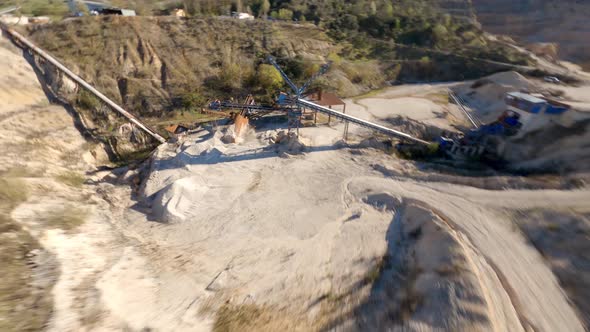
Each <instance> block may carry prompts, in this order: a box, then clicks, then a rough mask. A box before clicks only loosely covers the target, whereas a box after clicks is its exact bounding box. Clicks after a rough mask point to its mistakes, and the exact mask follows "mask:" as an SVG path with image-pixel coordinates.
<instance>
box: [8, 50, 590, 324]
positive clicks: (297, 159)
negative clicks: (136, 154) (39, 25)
mask: <svg viewBox="0 0 590 332" xmlns="http://www.w3.org/2000/svg"><path fill="white" fill-rule="evenodd" d="M0 51H1V52H2V57H1V59H2V61H0V65H1V66H2V68H0V70H1V71H2V72H8V73H11V74H10V75H12V76H6V77H9V78H8V80H4V79H3V80H0V81H1V82H2V83H0V89H2V90H3V91H9V92H3V93H4V94H2V95H0V96H1V97H2V100H10V101H15V102H13V103H11V104H9V106H7V107H5V106H4V105H5V104H4V103H3V104H2V105H3V106H2V109H1V110H0V111H1V112H2V113H0V114H2V115H0V116H1V117H0V137H1V138H2V140H1V142H0V143H1V144H2V149H3V151H6V153H5V154H3V155H2V159H1V164H0V167H1V168H0V169H1V170H2V171H3V173H2V181H5V182H6V183H11V184H13V186H12V187H13V188H26V194H25V193H23V192H21V191H20V190H16V189H15V190H12V191H1V192H0V194H2V196H1V197H2V198H3V200H4V199H5V198H6V197H12V198H18V199H17V200H14V201H13V202H12V203H11V204H10V205H7V204H6V206H5V205H2V209H3V210H2V211H4V213H3V214H2V216H3V219H2V223H3V226H4V225H14V226H11V227H3V228H2V237H3V239H13V240H14V239H18V241H20V242H14V243H17V244H22V245H21V246H20V247H19V248H21V249H19V250H16V251H11V257H16V258H17V259H14V260H12V261H11V265H10V267H8V266H9V265H5V266H7V268H6V271H9V270H8V268H10V271H12V272H10V274H9V273H5V275H9V276H10V277H11V278H12V276H15V277H14V278H13V279H9V278H3V280H2V281H1V282H2V284H1V285H2V293H0V295H1V296H2V297H1V298H0V305H1V306H0V309H1V311H0V314H1V315H2V320H0V324H5V325H4V326H2V327H3V328H2V329H3V330H23V329H27V328H28V329H33V330H39V329H47V330H54V331H78V330H100V331H103V330H131V331H142V330H156V331H207V330H217V331H221V330H224V331H225V330H240V331H244V330H251V331H254V330H256V331H261V330H267V331H270V330H272V331H276V330H305V331H309V330H325V329H340V330H367V329H370V330H420V331H429V330H452V331H455V330H465V331H467V330H468V331H472V330H481V331H483V330H485V331H488V330H498V331H508V330H509V331H518V330H522V331H524V330H526V331H530V330H537V331H557V330H560V331H583V330H584V327H587V326H588V325H586V324H587V322H588V318H587V317H588V314H589V312H588V309H587V308H588V305H587V302H586V301H587V300H586V299H585V297H583V296H577V295H576V294H577V293H578V294H583V293H579V292H578V290H582V289H583V287H585V283H584V282H576V280H575V279H574V278H573V277H572V273H571V272H570V271H571V269H573V270H576V269H578V270H579V271H584V273H587V271H586V270H587V269H585V268H584V269H582V268H580V267H579V266H580V264H585V263H584V262H585V260H584V257H585V255H584V253H583V250H585V249H584V248H585V247H584V246H583V245H582V243H584V241H587V237H588V233H587V230H586V228H587V226H585V225H586V224H587V216H588V213H589V212H590V211H588V210H589V207H588V202H589V201H590V190H589V189H588V188H587V187H585V186H584V185H583V183H582V184H579V185H577V186H567V185H564V184H563V183H561V182H560V181H561V180H559V179H561V177H558V180H554V179H553V178H552V179H553V180H547V181H545V179H544V178H525V177H517V176H512V175H510V174H502V175H501V176H496V175H497V174H495V173H494V172H493V171H490V172H489V173H486V175H485V176H483V175H482V176H473V174H469V173H468V172H467V173H460V172H456V173H440V172H439V170H438V169H437V168H436V167H435V165H431V164H428V163H418V162H415V161H409V160H403V159H399V158H398V157H396V156H395V155H393V154H391V153H390V152H388V149H387V148H386V147H384V146H383V145H381V144H380V143H379V142H378V141H376V140H374V139H367V138H370V137H371V136H372V135H371V134H370V133H369V132H367V131H365V130H363V129H358V128H354V127H353V126H351V135H350V140H349V141H347V142H343V141H342V140H341V138H342V129H343V124H341V123H334V122H333V123H332V126H330V127H328V126H318V127H309V128H302V129H301V130H300V136H299V137H297V136H294V135H290V134H286V129H285V128H282V125H283V124H281V123H274V122H272V121H266V122H264V121H263V122H262V123H257V124H256V128H252V129H250V130H248V131H247V132H246V134H245V135H244V136H243V137H242V139H241V140H238V141H239V142H240V143H233V144H226V143H223V140H222V138H223V135H224V132H225V131H226V128H223V127H204V128H201V129H200V130H198V131H197V132H195V133H194V134H192V135H189V136H186V137H184V138H182V139H180V140H178V141H177V142H171V143H167V144H164V145H161V146H160V147H159V148H158V149H157V150H156V151H155V153H154V154H153V156H152V157H151V158H150V159H149V160H148V162H147V163H145V164H144V165H143V166H142V167H139V168H138V169H131V170H130V169H127V168H123V169H115V170H99V169H98V168H97V163H98V160H97V159H96V158H95V155H97V152H96V149H94V148H93V147H92V146H89V145H91V144H90V143H87V142H86V141H85V140H84V139H83V138H82V136H81V135H80V133H79V132H78V131H77V130H76V128H75V126H74V124H75V123H74V121H73V120H72V116H71V115H70V114H68V112H67V111H66V110H65V109H64V108H63V107H60V106H57V105H50V104H48V103H47V102H46V101H45V99H44V94H43V91H42V90H41V87H40V86H38V85H37V84H34V82H35V79H36V77H35V76H34V73H33V72H32V71H31V69H30V67H27V63H26V61H25V60H24V59H23V58H22V56H21V55H20V54H19V52H18V51H17V50H16V49H14V48H12V46H10V45H7V44H3V45H2V47H1V48H0ZM5 59H8V60H6V61H4V60H5ZM15 64H17V65H15ZM18 68H21V69H22V72H23V74H22V75H20V74H18V71H17V70H19V69H18ZM19 76H21V77H23V79H22V80H18V79H16V78H18V77H19ZM13 77H14V78H13ZM453 86H454V85H440V86H437V85H429V86H410V87H399V88H395V89H391V90H387V91H384V92H383V94H380V95H375V96H372V97H370V98H364V99H363V98H361V99H358V100H353V101H349V105H351V106H350V107H349V112H350V113H351V114H355V115H359V116H361V115H363V117H365V118H367V119H373V120H375V121H380V122H382V123H385V124H389V125H392V126H393V125H397V126H399V128H405V129H407V130H415V131H416V133H421V132H423V130H424V129H428V128H434V129H437V128H438V130H448V131H452V130H458V128H462V127H464V126H466V121H465V120H464V119H463V118H462V117H461V116H462V115H461V113H460V112H459V111H458V109H457V108H456V107H455V106H454V105H449V104H448V102H447V101H446V97H445V96H446V89H448V88H449V87H453ZM10 89H12V90H10ZM23 90H24V91H27V95H26V96H24V95H23V96H22V97H20V95H19V93H20V92H19V93H17V92H10V91H23ZM13 94H14V95H15V96H19V98H20V99H19V98H16V97H15V98H12V97H11V96H12V95H13ZM396 98H398V99H399V100H393V99H396ZM388 100H390V102H388ZM355 105H356V106H355ZM391 105H395V107H391ZM18 144H20V145H18ZM21 145H22V146H21ZM88 151H94V155H93V154H92V153H90V152H88ZM9 153H10V154H9ZM14 184H16V185H14ZM506 188H510V189H506ZM520 188H527V189H520ZM546 188H551V189H546ZM564 188H576V189H569V190H565V189H564ZM556 207H559V209H556ZM556 211H557V212H556ZM559 211H562V212H559ZM563 211H568V212H567V213H568V214H567V215H562V213H563ZM556 216H559V217H556ZM570 216H572V217H570ZM580 218H581V219H580ZM584 218H586V219H584ZM5 219H6V220H5ZM538 220H541V223H543V225H544V223H551V225H553V224H557V226H543V227H537V223H538V222H539V221H538ZM543 232H552V233H551V234H553V237H550V238H546V237H544V235H543V234H544V233H543ZM570 232H571V233H572V234H575V237H574V239H575V241H576V243H578V245H575V246H574V245H572V246H563V245H562V244H560V243H561V240H560V239H563V238H564V237H565V238H571V237H570V236H568V234H570ZM15 241H16V240H15ZM5 243H11V242H8V241H5V240H3V242H2V244H5ZM11 248H12V247H6V248H5V247H2V249H3V252H7V251H6V250H14V249H11ZM19 255H20V256H19ZM26 262H33V263H34V264H31V263H26ZM584 266H585V265H584ZM582 276H583V279H584V280H586V279H588V278H586V277H585V276H586V274H582ZM10 280H12V283H9V282H10ZM13 289H14V290H15V291H13V292H11V290H13ZM16 290H19V292H18V293H17V292H16ZM41 304H42V305H41ZM28 317H37V318H36V320H35V321H34V324H35V325H32V322H33V319H32V318H31V319H29V318H28ZM29 323H31V325H26V324H29ZM19 324H20V325H19Z"/></svg>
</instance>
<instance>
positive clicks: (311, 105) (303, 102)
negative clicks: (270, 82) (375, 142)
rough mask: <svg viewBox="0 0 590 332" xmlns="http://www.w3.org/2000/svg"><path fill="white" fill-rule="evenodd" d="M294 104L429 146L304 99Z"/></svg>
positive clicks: (422, 141)
mask: <svg viewBox="0 0 590 332" xmlns="http://www.w3.org/2000/svg"><path fill="white" fill-rule="evenodd" d="M296 103H297V105H299V106H301V107H304V108H308V109H311V110H314V111H318V112H320V113H324V114H328V115H330V116H333V117H335V118H337V119H341V120H344V121H349V122H352V123H354V124H356V125H359V126H362V127H365V128H369V129H371V130H375V131H378V132H380V133H382V134H385V135H388V136H392V137H395V138H398V139H400V140H404V141H406V142H412V143H418V144H423V145H428V144H430V143H429V142H427V141H424V140H421V139H419V138H416V137H414V136H411V135H408V134H406V133H403V132H401V131H397V130H395V129H391V128H387V127H384V126H381V125H378V124H376V123H373V122H369V121H367V120H363V119H359V118H357V117H354V116H351V115H348V114H344V113H340V112H337V111H335V110H333V109H330V108H327V107H324V106H320V105H318V104H314V103H312V102H310V101H307V100H304V99H297V101H296Z"/></svg>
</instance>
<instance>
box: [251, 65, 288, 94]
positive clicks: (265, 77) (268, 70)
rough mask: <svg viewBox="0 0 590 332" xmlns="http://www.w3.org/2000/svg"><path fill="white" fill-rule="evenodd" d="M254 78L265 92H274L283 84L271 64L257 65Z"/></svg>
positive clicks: (279, 75)
mask: <svg viewBox="0 0 590 332" xmlns="http://www.w3.org/2000/svg"><path fill="white" fill-rule="evenodd" d="M256 78H257V81H258V84H259V85H260V87H261V88H263V89H264V91H266V93H274V92H275V91H276V90H278V89H280V88H281V86H282V85H283V78H282V77H281V74H280V73H279V72H278V71H277V70H276V69H275V67H273V66H271V65H267V64H261V65H260V66H259V67H258V73H257V75H256Z"/></svg>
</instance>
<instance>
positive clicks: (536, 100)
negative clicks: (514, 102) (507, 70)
mask: <svg viewBox="0 0 590 332" xmlns="http://www.w3.org/2000/svg"><path fill="white" fill-rule="evenodd" d="M508 95H509V96H511V97H514V98H518V99H521V100H526V101H528V102H530V103H533V104H546V103H547V100H545V99H541V98H538V97H535V96H532V95H530V94H528V93H522V92H518V91H515V92H509V93H508Z"/></svg>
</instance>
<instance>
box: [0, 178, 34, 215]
mask: <svg viewBox="0 0 590 332" xmlns="http://www.w3.org/2000/svg"><path fill="white" fill-rule="evenodd" d="M27 196H28V190H27V186H26V184H25V182H24V181H23V180H21V179H16V178H0V210H2V209H3V210H12V209H13V208H14V207H15V206H17V205H18V204H20V203H22V202H24V201H26V200H27Z"/></svg>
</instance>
